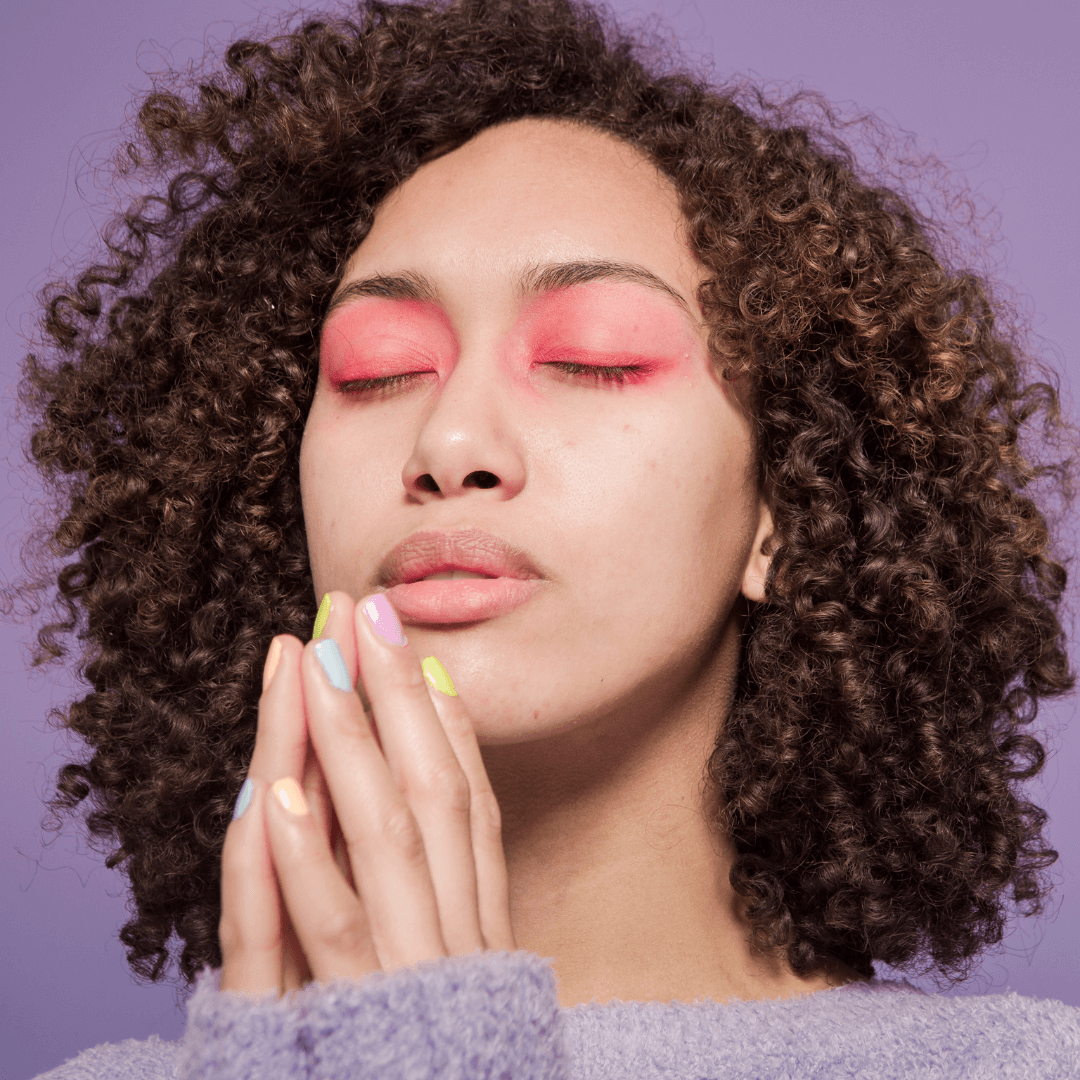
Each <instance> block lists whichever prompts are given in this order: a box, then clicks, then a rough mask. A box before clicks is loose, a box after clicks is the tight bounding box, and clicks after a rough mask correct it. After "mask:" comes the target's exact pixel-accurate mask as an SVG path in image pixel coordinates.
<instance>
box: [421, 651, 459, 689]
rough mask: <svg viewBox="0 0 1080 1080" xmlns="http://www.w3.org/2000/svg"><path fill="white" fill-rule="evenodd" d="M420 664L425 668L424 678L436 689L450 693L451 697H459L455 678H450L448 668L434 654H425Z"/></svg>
mask: <svg viewBox="0 0 1080 1080" xmlns="http://www.w3.org/2000/svg"><path fill="white" fill-rule="evenodd" d="M420 666H421V667H422V668H423V669H424V678H425V679H427V681H428V682H429V683H431V685H432V686H434V687H435V689H436V690H439V691H441V692H442V693H444V694H449V695H450V697H457V691H456V690H455V689H454V681H453V679H451V678H450V675H449V674H448V673H447V670H446V668H444V667H443V666H442V664H440V663H439V661H438V660H437V659H436V658H435V657H434V656H425V657H424V659H423V661H422V662H421V664H420Z"/></svg>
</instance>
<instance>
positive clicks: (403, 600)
mask: <svg viewBox="0 0 1080 1080" xmlns="http://www.w3.org/2000/svg"><path fill="white" fill-rule="evenodd" d="M538 588H540V582H539V581H538V580H535V579H533V580H531V581H522V580H521V579H520V578H510V577H497V578H457V579H456V580H454V579H451V580H449V581H447V580H442V581H414V582H413V583H412V584H411V585H395V586H394V587H393V588H392V589H387V590H386V598H387V600H389V601H390V603H391V604H393V605H394V610H395V611H396V612H397V613H398V615H399V616H400V617H401V621H402V622H404V623H468V622H479V621H480V620H481V619H493V618H494V617H495V616H496V615H505V614H506V613H507V612H508V611H513V610H514V609H515V608H519V607H521V605H522V604H524V603H525V602H526V601H527V600H529V599H530V598H531V597H532V595H533V593H535V592H536V590H537V589H538Z"/></svg>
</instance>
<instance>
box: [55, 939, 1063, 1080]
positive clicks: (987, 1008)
mask: <svg viewBox="0 0 1080 1080" xmlns="http://www.w3.org/2000/svg"><path fill="white" fill-rule="evenodd" d="M220 978H221V973H220V971H217V970H214V969H211V968H204V969H203V971H202V972H201V973H200V975H199V977H198V979H197V981H196V984H195V989H194V992H193V993H192V995H191V997H190V998H189V1000H188V1005H187V1011H188V1024H187V1030H186V1031H185V1033H184V1036H183V1038H182V1039H180V1041H179V1042H176V1043H171V1042H164V1041H162V1040H161V1039H158V1038H157V1037H153V1038H150V1039H147V1040H145V1041H142V1042H140V1041H136V1040H134V1039H128V1040H127V1041H126V1042H122V1043H113V1044H108V1045H104V1046H98V1047H95V1048H94V1049H92V1050H86V1051H84V1052H83V1053H81V1054H79V1055H78V1056H77V1057H75V1058H72V1059H71V1060H70V1061H68V1062H66V1063H65V1064H63V1065H61V1066H59V1067H58V1068H56V1069H53V1070H51V1071H50V1072H47V1073H43V1074H42V1075H41V1076H40V1077H38V1078H37V1080H196V1078H198V1080H255V1078H256V1077H257V1078H259V1080H279V1078H281V1080H284V1078H285V1077H288V1078H289V1080H301V1078H303V1080H961V1078H962V1080H1080V1009H1077V1008H1073V1007H1072V1006H1068V1005H1063V1004H1061V1003H1060V1002H1057V1001H1037V1000H1033V999H1031V998H1022V997H1020V996H1018V995H1017V994H993V995H986V996H983V997H966V998H945V997H937V996H935V995H931V994H924V993H922V992H921V991H919V990H916V989H914V988H913V987H911V986H910V985H908V984H907V983H903V982H880V981H875V982H873V983H869V984H861V983H853V984H851V985H849V986H845V987H842V988H839V989H836V990H824V991H820V992H818V993H814V994H807V995H805V996H802V997H795V998H786V999H783V1000H780V1001H735V1002H732V1003H730V1004H717V1003H716V1002H712V1001H703V1002H697V1003H695V1004H692V1005H689V1004H681V1003H675V1004H666V1005H665V1004H661V1003H659V1002H649V1003H644V1002H615V1003H612V1004H607V1005H598V1004H589V1005H578V1006H575V1007H574V1008H572V1009H560V1008H559V1005H558V997H557V992H556V984H555V977H554V973H553V972H552V970H551V967H550V965H549V963H548V961H546V960H542V959H541V958H540V957H538V956H535V955H533V954H532V953H527V952H524V951H519V952H515V953H506V952H502V953H490V952H489V953H483V954H474V955H473V956H467V957H453V958H450V959H444V960H438V961H432V962H429V963H424V964H419V965H417V966H416V967H413V968H407V969H404V970H402V971H397V972H394V973H393V974H392V975H383V974H375V975H370V976H368V977H367V978H365V979H360V980H338V981H335V982H333V983H330V984H329V985H325V986H323V985H310V986H307V987H304V988H303V989H302V990H299V991H296V992H295V993H293V994H289V995H287V996H286V997H284V998H282V999H280V1000H276V999H275V998H274V997H273V996H272V995H271V996H267V997H266V998H263V999H261V1000H255V999H250V998H247V997H243V996H241V995H239V994H234V993H229V992H222V991H221V990H220V989H219V986H220Z"/></svg>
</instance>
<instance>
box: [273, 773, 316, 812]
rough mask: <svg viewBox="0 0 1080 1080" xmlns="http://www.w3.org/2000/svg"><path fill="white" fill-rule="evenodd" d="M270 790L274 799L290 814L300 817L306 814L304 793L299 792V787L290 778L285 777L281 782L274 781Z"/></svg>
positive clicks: (306, 807)
mask: <svg viewBox="0 0 1080 1080" xmlns="http://www.w3.org/2000/svg"><path fill="white" fill-rule="evenodd" d="M270 790H271V791H272V792H273V793H274V797H275V798H276V799H277V801H278V802H279V803H281V805H282V806H284V807H285V809H286V810H288V811H289V813H290V814H295V815H296V816H297V817H302V816H303V815H304V814H306V813H307V812H308V804H307V799H305V798H304V793H303V792H302V791H301V790H300V785H299V784H298V783H297V782H296V781H295V780H294V779H293V778H292V777H291V776H286V777H284V778H283V779H281V780H275V781H274V785H273V787H271V788H270Z"/></svg>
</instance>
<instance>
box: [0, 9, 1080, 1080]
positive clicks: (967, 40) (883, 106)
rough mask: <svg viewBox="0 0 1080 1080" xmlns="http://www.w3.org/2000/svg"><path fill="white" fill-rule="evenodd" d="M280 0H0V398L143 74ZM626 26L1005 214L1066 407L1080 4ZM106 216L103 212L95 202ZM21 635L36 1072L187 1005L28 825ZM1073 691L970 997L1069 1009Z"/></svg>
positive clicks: (34, 815) (10, 1037)
mask: <svg viewBox="0 0 1080 1080" xmlns="http://www.w3.org/2000/svg"><path fill="white" fill-rule="evenodd" d="M284 7H285V5H284V4H283V3H281V2H280V0H267V2H266V3H258V2H256V0H184V3H183V4H176V3H174V2H165V0H152V2H147V0H143V2H141V3H136V2H134V0H127V2H123V0H84V2H82V3H75V2H74V0H36V2H35V3H34V4H33V5H30V4H28V3H18V2H17V0H4V2H3V4H2V6H0V31H2V32H0V88H2V106H3V108H2V113H0V125H2V128H0V130H2V140H3V141H2V146H3V152H2V154H0V206H3V208H4V215H3V222H2V230H3V232H2V235H3V248H2V251H3V258H2V260H0V311H2V314H3V318H2V319H0V378H2V382H0V389H2V391H3V394H4V398H3V413H4V415H5V417H6V416H7V415H8V414H9V413H10V403H11V401H12V400H13V391H14V384H15V381H16V379H17V372H18V365H19V361H20V359H21V357H22V354H23V352H24V347H25V346H24V337H23V335H24V334H25V333H26V331H27V330H28V328H29V325H30V312H31V311H32V308H33V299H32V298H33V293H34V292H35V291H36V290H37V289H38V288H39V287H40V286H41V285H42V284H44V282H45V281H46V280H47V278H48V276H49V274H48V271H49V269H50V268H51V269H53V270H56V269H59V268H60V267H61V265H62V263H63V261H64V260H66V259H67V258H69V257H70V254H71V253H72V252H73V251H74V252H75V253H76V255H77V253H78V252H79V251H82V250H85V248H86V246H87V244H89V243H90V242H91V241H92V239H93V235H94V228H95V225H96V224H100V221H101V220H102V218H101V213H100V207H101V205H102V203H101V198H102V195H101V192H100V190H99V189H98V187H96V186H95V177H100V175H101V171H100V169H99V168H98V169H95V167H94V162H98V163H100V162H101V160H102V159H103V157H104V156H106V155H107V152H108V149H109V147H110V146H111V144H112V139H113V137H114V136H115V133H116V129H117V128H118V126H119V125H120V123H121V122H122V121H123V118H124V116H125V111H126V110H128V108H129V103H130V100H131V97H132V93H133V92H135V91H140V90H144V89H146V88H147V86H148V85H149V81H150V80H149V73H151V72H153V71H157V70H161V69H163V68H164V67H166V66H168V65H175V64H183V63H186V62H187V61H188V60H189V59H192V58H195V59H197V58H199V57H201V56H202V53H203V47H204V43H207V42H209V43H211V44H213V43H214V42H222V41H227V40H231V39H232V38H233V37H235V36H236V35H237V33H238V32H239V31H242V30H243V28H244V27H245V26H248V25H249V24H251V23H252V22H253V21H254V20H255V19H256V18H257V16H258V15H259V14H260V13H262V12H276V11H279V10H281V9H283V8H284ZM614 7H615V10H616V11H617V12H619V13H620V14H622V15H624V16H626V17H629V18H630V19H632V20H639V19H641V18H644V17H647V16H650V15H658V16H659V17H660V18H661V20H662V21H663V24H664V25H666V26H667V27H668V28H669V29H670V30H671V31H673V32H674V34H675V36H676V37H677V38H678V39H679V40H680V41H681V42H682V43H683V47H684V48H685V49H686V50H687V52H688V54H689V55H690V56H691V57H694V56H702V55H705V56H712V57H713V59H714V61H715V67H716V71H717V73H718V74H720V75H726V74H728V73H731V72H748V71H750V72H754V73H756V74H757V75H760V76H761V77H763V78H765V79H767V80H776V81H779V82H783V83H786V84H790V85H792V86H794V85H796V84H800V83H801V84H803V85H805V86H807V87H814V88H817V89H819V90H821V91H822V92H823V93H824V94H825V95H826V96H827V97H829V98H830V99H832V100H834V101H836V102H841V103H843V102H849V103H850V102H854V103H855V104H856V105H857V106H858V107H859V108H860V109H863V110H873V111H874V112H876V113H878V114H879V115H880V116H881V117H882V118H884V119H885V120H886V121H888V122H889V123H892V124H895V125H898V126H900V127H902V128H905V129H908V130H910V131H913V132H915V133H917V134H918V136H919V137H920V145H921V146H922V147H923V148H924V149H927V150H931V151H934V152H936V153H937V154H939V155H940V156H941V157H943V158H944V159H945V160H946V161H947V162H948V164H949V165H950V166H951V167H952V168H953V169H956V170H958V171H959V172H960V173H961V174H963V175H965V176H966V178H967V181H968V183H969V184H970V185H971V187H972V188H973V189H974V190H975V191H976V192H977V194H978V195H979V196H980V197H981V198H983V199H984V200H986V201H988V202H989V203H990V204H992V205H994V206H996V207H997V211H998V213H999V215H1000V230H1001V233H1002V235H1003V236H1004V237H1006V238H1007V241H1005V242H1001V243H999V244H998V245H997V247H996V248H995V249H994V251H993V254H994V257H995V258H996V259H997V261H998V269H999V273H1000V274H1001V275H1002V276H1003V277H1004V279H1005V280H1006V282H1008V283H1009V285H1011V286H1012V287H1013V288H1015V289H1017V290H1019V292H1020V293H1021V294H1022V295H1023V296H1025V297H1030V298H1031V299H1030V301H1029V310H1030V311H1031V313H1032V316H1033V325H1034V327H1035V330H1036V332H1037V333H1038V334H1039V335H1040V342H1041V344H1040V347H1041V349H1042V352H1043V355H1044V356H1045V357H1046V358H1047V359H1048V360H1050V362H1051V363H1052V364H1053V365H1054V366H1055V367H1057V368H1058V369H1059V370H1060V371H1061V372H1062V383H1063V388H1064V390H1065V402H1066V406H1067V407H1068V408H1069V409H1070V410H1071V409H1072V395H1071V394H1070V392H1069V387H1070V385H1076V384H1077V382H1078V381H1080V352H1078V345H1080V326H1078V320H1077V317H1076V309H1075V303H1076V299H1077V279H1078V273H1077V254H1076V253H1077V251H1078V250H1080V212H1078V209H1077V207H1078V200H1077V199H1076V195H1075V192H1076V184H1077V176H1078V173H1080V117H1078V103H1080V61H1078V57H1080V53H1078V52H1077V49H1076V42H1077V41H1078V40H1080V16H1078V12H1080V7H1078V6H1077V5H1072V4H1066V3H1063V2H1049V0H1032V2H1029V3H1028V4H1026V5H1024V6H1023V7H1022V8H1021V6H1020V5H1017V4H1009V3H1005V2H1003V0H996V2H995V0H991V2H989V3H987V2H986V0H815V2H814V3H807V2H805V0H758V2H757V3H755V4H745V3H740V4H734V3H731V4H721V3H709V2H707V0H701V2H700V3H697V4H695V3H678V2H675V0H652V2H651V3H640V2H639V3H633V2H631V0H616V2H615V4H614ZM88 205H89V207H91V208H93V207H94V206H98V207H99V210H98V211H97V212H94V211H93V210H92V209H90V210H88V209H87V206H88ZM5 429H6V431H5V443H4V445H3V447H2V448H0V454H2V455H3V458H4V460H5V461H6V462H7V466H8V467H7V468H6V469H5V470H4V473H3V475H2V476H0V481H2V488H0V500H2V502H0V528H2V529H3V535H4V540H5V543H4V546H3V548H2V549H0V572H2V573H3V574H4V575H5V576H8V577H10V575H11V573H12V568H13V567H15V566H16V565H17V563H16V561H15V560H16V557H17V551H18V537H19V535H20V534H21V532H22V530H23V528H24V524H25V517H24V515H25V509H24V500H25V499H26V498H27V497H28V496H32V495H33V494H34V490H33V489H32V488H28V487H27V486H26V480H25V475H26V474H25V471H24V467H23V465H22V458H21V451H20V449H19V447H20V444H21V442H22V439H23V436H24V433H23V432H22V431H21V430H19V429H17V428H16V427H15V425H14V424H13V423H11V422H7V423H6V424H5ZM28 633H29V631H28V630H27V629H25V628H20V627H11V626H0V677H2V679H3V687H4V698H3V702H4V706H3V711H2V713H0V716H2V724H0V807H2V814H0V821H2V826H0V910H2V911H3V913H4V918H3V920H2V927H0V1077H2V1078H3V1080H26V1078H29V1077H32V1076H35V1075H36V1074H37V1073H38V1072H40V1071H43V1070H45V1069H47V1068H50V1067H52V1066H54V1065H57V1064H59V1063H60V1062H62V1061H63V1060H65V1059H66V1058H68V1057H70V1056H71V1055H73V1054H75V1053H77V1052H78V1051H79V1050H81V1049H84V1048H86V1047H89V1046H93V1045H96V1044H98V1043H101V1042H112V1041H117V1040H120V1039H125V1038H131V1037H134V1038H145V1037H146V1036H147V1035H149V1034H151V1033H154V1032H156V1033H158V1034H160V1035H162V1036H163V1037H165V1038H177V1037H178V1036H179V1035H180V1033H181V1031H182V1026H183V1012H182V1010H181V1009H179V1008H178V1007H177V1004H176V995H175V992H174V990H173V989H172V988H171V987H167V986H149V987H146V986H140V985H137V984H136V983H135V982H134V981H133V980H132V978H131V976H130V974H129V972H128V969H127V966H126V963H125V960H124V956H123V950H122V948H121V946H120V945H119V942H118V941H117V939H116V931H117V929H118V928H119V926H120V925H121V923H122V922H123V921H124V920H125V918H126V913H125V895H124V890H123V882H122V880H121V879H120V878H119V877H118V876H117V875H116V874H115V873H113V872H111V871H107V870H105V868H104V866H103V865H102V860H101V858H100V857H99V856H96V855H93V854H88V853H87V851H86V847H85V842H84V841H83V840H82V839H81V838H79V837H76V836H75V835H73V829H72V828H71V827H70V826H69V827H68V829H66V830H65V834H64V835H62V836H61V837H60V838H59V839H58V840H53V838H52V836H51V834H45V836H44V839H45V841H47V843H44V844H43V834H42V832H41V830H40V821H41V818H42V813H43V810H42V806H41V798H42V796H43V795H44V794H45V793H46V792H47V791H48V789H49V786H50V784H51V782H52V780H53V778H54V777H55V773H56V770H57V768H58V767H59V766H60V765H61V764H62V763H63V761H64V760H65V746H64V741H63V739H62V738H60V737H59V736H57V735H56V734H55V733H53V732H52V731H50V730H49V729H47V728H46V727H45V724H44V717H45V715H46V713H47V711H48V709H49V707H50V705H51V704H53V703H56V704H60V703H63V702H64V701H67V700H70V699H71V698H72V697H74V696H76V694H78V693H80V692H81V690H80V688H79V687H77V686H76V685H75V682H74V678H73V676H71V675H70V674H68V675H60V674H59V673H53V674H51V675H49V676H42V675H41V674H36V675H34V676H31V675H29V674H28V673H27V669H26V666H25V663H24V660H25V656H26V648H25V641H26V640H27V636H28ZM1074 709H1075V706H1074V703H1073V702H1072V701H1069V702H1065V703H1061V704H1059V705H1058V706H1057V707H1056V708H1055V709H1046V710H1045V711H1044V713H1043V714H1042V717H1043V719H1044V720H1045V721H1046V723H1047V724H1048V725H1049V726H1050V727H1051V728H1052V729H1054V731H1055V732H1056V734H1053V735H1052V736H1051V745H1052V746H1053V747H1054V748H1055V750H1056V754H1055V756H1054V757H1053V758H1052V760H1051V763H1050V765H1049V767H1048V769H1047V770H1046V773H1045V775H1044V777H1043V778H1042V779H1041V780H1040V781H1039V782H1038V783H1037V784H1034V785H1033V792H1034V794H1035V796H1036V801H1039V802H1040V804H1041V805H1043V806H1046V807H1047V808H1048V809H1049V811H1050V815H1051V822H1052V827H1051V840H1052V842H1053V843H1054V845H1055V846H1056V847H1057V848H1058V849H1059V851H1060V852H1061V860H1060V862H1059V863H1058V864H1057V867H1056V876H1057V879H1058V880H1059V882H1060V885H1059V888H1058V892H1057V896H1056V901H1055V906H1054V909H1053V910H1052V912H1051V914H1050V915H1049V916H1048V917H1046V918H1044V919H1043V920H1041V921H1040V922H1039V923H1037V924H1034V925H1032V924H1031V923H1030V921H1029V923H1028V924H1026V925H1024V926H1021V927H1018V928H1017V929H1015V930H1014V931H1013V932H1012V933H1011V934H1010V936H1009V938H1008V940H1007V943H1006V946H1007V948H1006V951H1005V953H1003V954H1002V955H998V956H995V957H992V958H989V959H988V960H987V961H986V962H985V963H984V964H983V966H982V968H981V970H980V972H979V974H978V977H977V978H976V979H975V980H973V981H972V982H971V983H969V984H967V985H966V986H964V987H962V988H961V989H960V990H959V991H958V992H959V993H965V994H966V993H984V992H987V991H992V992H1001V991H1003V990H1005V989H1013V990H1016V991H1017V992H1019V993H1021V994H1026V995H1029V996H1032V997H1045V998H1058V999H1060V1000H1063V1001H1066V1002H1069V1003H1071V1004H1073V1005H1080V836H1078V830H1077V824H1078V821H1080V725H1078V724H1075V723H1074V724H1072V725H1071V728H1070V727H1069V726H1067V725H1069V722H1070V720H1071V719H1072V716H1073V712H1074Z"/></svg>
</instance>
